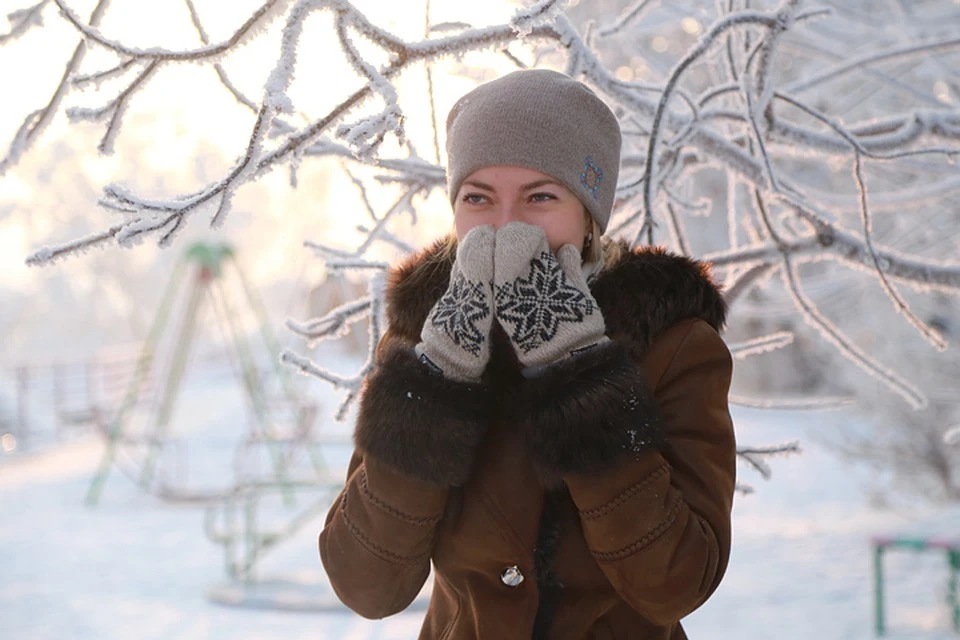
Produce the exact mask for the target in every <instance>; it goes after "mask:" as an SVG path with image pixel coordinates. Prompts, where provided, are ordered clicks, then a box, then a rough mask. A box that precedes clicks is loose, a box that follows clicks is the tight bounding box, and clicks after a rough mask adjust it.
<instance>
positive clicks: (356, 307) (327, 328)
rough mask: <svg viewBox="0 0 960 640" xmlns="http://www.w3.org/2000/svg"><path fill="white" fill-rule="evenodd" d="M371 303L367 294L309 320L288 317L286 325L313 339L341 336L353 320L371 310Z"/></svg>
mask: <svg viewBox="0 0 960 640" xmlns="http://www.w3.org/2000/svg"><path fill="white" fill-rule="evenodd" d="M371 304H372V300H371V299H370V296H366V297H364V298H358V299H357V300H351V301H350V302H345V303H343V304H342V305H340V306H339V307H337V308H336V309H332V310H331V311H329V312H327V314H326V315H325V316H323V317H322V318H314V319H313V320H310V321H308V322H297V321H295V320H292V319H288V320H287V322H286V325H287V328H288V329H290V330H291V331H293V332H294V333H296V334H298V335H300V336H303V337H304V338H308V339H309V340H311V341H318V340H327V339H331V338H339V337H341V336H343V335H344V334H345V333H346V331H347V329H348V328H349V326H350V325H351V324H352V323H353V322H356V321H357V320H359V319H362V318H363V317H364V315H365V314H366V313H368V312H369V311H370V306H371Z"/></svg>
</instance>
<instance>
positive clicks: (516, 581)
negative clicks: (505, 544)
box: [500, 565, 523, 587]
mask: <svg viewBox="0 0 960 640" xmlns="http://www.w3.org/2000/svg"><path fill="white" fill-rule="evenodd" d="M500 582H502V583H503V584H505V585H507V586H508V587H519V586H520V583H521V582H523V574H522V573H520V567H518V566H517V565H513V566H512V567H507V568H506V569H504V570H503V571H502V572H501V573H500Z"/></svg>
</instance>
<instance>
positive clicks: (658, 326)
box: [590, 245, 727, 352]
mask: <svg viewBox="0 0 960 640" xmlns="http://www.w3.org/2000/svg"><path fill="white" fill-rule="evenodd" d="M623 251H624V253H623V256H622V258H621V259H620V260H619V261H617V262H616V263H615V264H612V265H608V266H607V267H606V268H605V269H604V270H603V271H601V272H600V274H599V275H598V276H597V278H596V279H595V280H594V282H593V283H592V284H591V286H590V289H591V291H592V292H593V295H594V297H595V298H596V299H597V303H598V304H599V305H600V309H601V310H602V311H603V319H604V321H605V322H606V324H607V334H608V335H609V336H610V337H611V338H615V339H618V340H625V341H627V342H630V343H632V344H633V345H634V346H635V347H636V348H637V349H638V350H640V351H641V352H642V351H644V350H646V348H647V347H649V346H650V344H652V343H653V341H654V340H655V339H656V337H657V336H658V335H660V333H662V332H663V331H664V330H666V329H667V328H669V327H671V326H672V325H673V324H675V323H676V322H678V321H680V320H685V319H687V318H700V319H702V320H704V321H706V322H707V323H708V324H709V325H710V326H711V327H713V328H714V329H716V330H717V331H718V332H719V331H721V330H722V329H723V325H724V322H725V321H726V316H727V305H726V303H725V302H724V300H723V297H722V296H721V295H720V291H719V289H718V288H717V286H716V285H715V284H714V283H713V280H712V279H711V276H710V268H709V267H708V266H707V265H706V264H704V263H702V262H698V261H695V260H691V259H689V258H685V257H683V256H678V255H673V254H670V253H667V252H666V250H664V249H662V248H659V247H654V248H646V249H639V250H637V251H635V252H630V251H629V250H628V249H627V248H626V245H624V247H623Z"/></svg>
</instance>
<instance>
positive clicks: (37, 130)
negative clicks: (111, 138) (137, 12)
mask: <svg viewBox="0 0 960 640" xmlns="http://www.w3.org/2000/svg"><path fill="white" fill-rule="evenodd" d="M109 5H110V0H97V5H96V6H95V7H94V8H93V12H92V13H91V14H90V24H91V25H97V24H100V20H101V19H102V18H103V14H104V12H106V10H107V7H108V6H109ZM86 50H87V45H86V41H85V40H81V41H80V43H79V44H77V46H76V48H75V49H74V50H73V55H72V56H71V57H70V61H69V62H67V66H66V69H65V70H64V72H63V76H62V77H61V79H60V84H59V85H57V88H56V90H55V91H54V92H53V96H52V97H51V98H50V101H49V102H48V103H47V105H46V106H45V107H42V108H40V109H37V110H36V111H33V112H31V113H30V114H29V115H28V116H27V117H26V118H25V119H24V120H23V124H21V125H20V128H19V129H18V130H17V133H16V135H14V137H13V142H12V143H11V144H10V149H9V150H8V152H7V157H6V158H4V159H3V160H0V178H2V177H3V176H4V174H6V172H7V170H9V169H10V167H12V166H13V165H14V164H16V163H17V161H18V160H20V157H21V156H22V155H23V154H24V153H26V152H27V150H28V149H29V148H30V147H31V146H32V145H33V143H34V142H36V140H37V138H38V137H40V134H41V133H43V130H44V129H46V127H47V125H48V124H50V122H51V121H52V120H53V116H54V115H55V114H56V113H57V110H58V109H59V108H60V103H61V102H62V101H63V98H64V96H65V95H66V94H67V91H69V86H70V77H71V76H72V75H73V74H74V73H75V72H76V70H77V69H79V68H80V63H81V62H82V61H83V56H84V54H85V53H86Z"/></svg>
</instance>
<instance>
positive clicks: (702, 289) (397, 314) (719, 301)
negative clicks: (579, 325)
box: [386, 240, 727, 351]
mask: <svg viewBox="0 0 960 640" xmlns="http://www.w3.org/2000/svg"><path fill="white" fill-rule="evenodd" d="M621 244H622V245H623V251H622V252H621V255H620V257H619V259H617V260H616V261H615V262H613V263H612V264H608V265H605V266H604V268H603V270H602V271H601V272H600V273H599V274H597V276H596V278H595V279H594V280H593V282H592V283H591V287H590V289H591V292H592V293H593V295H594V297H595V298H596V299H597V303H598V304H599V305H600V309H601V310H602V311H603V317H604V321H605V322H606V325H607V334H608V335H609V336H610V337H611V338H613V339H619V340H625V341H627V342H629V343H630V344H631V345H632V346H633V347H634V348H635V349H638V350H640V351H644V350H646V348H647V347H649V345H650V344H651V343H652V342H653V341H654V340H655V339H656V338H657V336H658V335H660V333H662V332H663V331H664V330H666V329H667V328H669V327H670V326H671V325H673V324H675V323H676V322H679V321H680V320H684V319H686V318H700V319H702V320H704V321H706V322H707V323H708V324H710V326H712V327H713V328H714V329H716V330H717V331H721V330H722V329H723V325H724V322H725V319H726V313H727V307H726V303H725V302H724V300H723V297H722V296H721V295H720V290H719V288H718V287H717V285H715V284H714V282H713V280H712V279H711V276H710V269H709V266H708V265H706V264H705V263H702V262H699V261H696V260H691V259H689V258H685V257H683V256H678V255H675V254H672V253H669V252H667V251H666V250H664V249H662V248H659V247H653V248H649V247H647V248H640V249H636V250H634V251H631V250H629V249H628V248H626V244H625V243H621ZM455 255H456V252H455V251H454V250H451V249H450V247H448V246H447V242H446V241H445V240H438V241H437V242H435V243H434V244H433V245H431V246H429V247H427V248H426V249H423V250H422V251H420V252H418V253H416V254H414V255H412V256H410V257H409V258H407V259H406V260H405V261H404V262H403V263H401V264H400V265H399V266H397V267H396V268H394V269H393V270H391V272H390V275H389V278H388V284H387V296H386V302H387V319H388V321H389V322H390V326H391V328H392V329H393V331H395V332H396V333H397V334H399V335H400V336H401V337H403V338H404V339H407V340H409V341H411V342H417V341H418V340H419V335H420V330H421V328H422V327H423V323H424V322H425V321H426V319H427V314H429V313H430V309H431V308H432V307H433V305H434V304H435V303H436V301H437V300H439V299H440V296H442V295H443V292H444V291H446V289H447V284H448V282H449V280H450V268H451V265H452V264H453V259H454V256H455Z"/></svg>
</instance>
